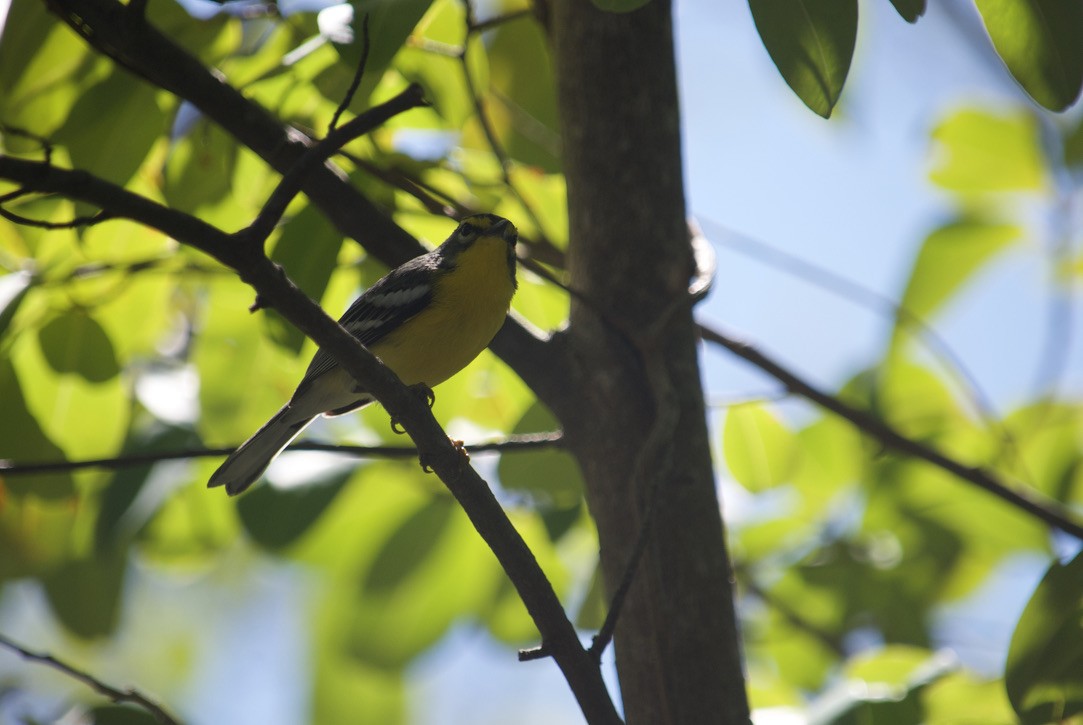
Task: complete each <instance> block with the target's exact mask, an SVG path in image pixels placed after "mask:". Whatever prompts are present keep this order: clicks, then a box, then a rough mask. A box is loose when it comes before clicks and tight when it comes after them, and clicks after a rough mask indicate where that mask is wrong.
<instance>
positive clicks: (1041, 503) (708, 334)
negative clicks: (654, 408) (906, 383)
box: [699, 323, 1083, 541]
mask: <svg viewBox="0 0 1083 725" xmlns="http://www.w3.org/2000/svg"><path fill="white" fill-rule="evenodd" d="M699 329H700V334H702V336H703V339H704V340H707V341H709V342H713V343H715V344H717V345H721V346H722V347H724V348H726V349H727V350H729V351H730V352H732V353H733V354H735V355H737V356H738V357H740V358H741V359H743V360H746V361H747V362H750V363H752V364H753V365H755V366H756V367H758V368H759V369H760V370H763V371H764V372H765V373H767V374H768V375H770V376H771V377H773V378H775V379H776V380H778V381H779V382H780V383H782V384H783V385H784V386H785V387H786V389H787V390H789V391H791V392H793V393H795V394H797V395H800V396H802V397H803V398H807V399H808V400H810V401H812V402H813V403H815V404H817V405H819V406H820V407H821V408H824V409H826V410H829V411H831V412H832V413H835V414H836V415H838V416H840V417H842V418H845V419H846V420H848V421H850V422H851V423H853V424H854V425H855V426H856V427H857V428H858V429H859V430H861V432H863V433H864V434H865V435H867V436H869V437H871V438H874V439H876V440H877V441H879V442H880V443H881V444H883V445H884V446H885V447H886V448H891V449H893V450H895V451H898V452H900V453H903V454H905V455H908V456H912V457H914V458H920V459H921V460H923V461H926V462H928V463H931V464H932V465H934V466H936V467H938V468H941V469H943V470H945V471H947V472H948V473H951V474H952V475H954V476H956V477H958V478H960V479H962V480H964V481H967V482H969V483H971V484H974V485H975V486H977V487H978V488H981V489H982V490H984V491H986V492H988V493H991V494H992V495H994V496H996V497H998V498H1000V499H1002V500H1004V501H1007V502H1008V503H1009V504H1011V505H1012V506H1014V507H1016V508H1018V509H1020V510H1022V511H1025V512H1026V513H1028V514H1030V515H1031V516H1033V517H1035V518H1037V519H1039V520H1041V521H1044V522H1045V523H1046V524H1048V525H1049V526H1052V527H1053V528H1055V529H1059V530H1061V531H1063V532H1064V533H1066V534H1070V535H1071V536H1074V537H1075V538H1077V539H1079V540H1081V541H1083V523H1079V522H1077V521H1075V520H1074V519H1073V518H1072V515H1071V513H1070V512H1069V511H1068V510H1067V509H1065V508H1064V507H1062V506H1060V505H1059V504H1057V503H1056V502H1054V501H1048V500H1042V499H1041V498H1039V496H1037V495H1035V493H1033V492H1031V491H1028V490H1026V489H1021V488H1012V487H1009V486H1008V485H1007V484H1006V483H1004V482H1003V481H1001V480H1000V479H999V478H998V477H997V476H996V474H994V473H993V472H991V471H988V470H986V469H984V468H981V467H978V466H968V465H965V464H963V463H960V462H959V461H957V460H955V459H954V458H951V457H949V456H947V455H945V454H943V453H941V452H940V451H937V450H936V449H934V448H932V447H930V446H927V445H925V444H924V443H921V442H920V441H916V440H914V439H913V438H908V437H906V436H905V435H903V434H902V433H900V432H898V431H897V430H895V429H894V428H893V427H891V426H890V425H888V424H887V423H885V422H884V421H882V420H880V419H879V418H876V417H874V416H873V415H871V414H870V413H868V412H866V411H864V410H861V409H859V408H855V407H854V406H852V405H848V404H847V403H844V402H842V401H841V400H839V399H838V398H836V397H835V396H833V395H830V394H829V393H826V392H824V391H823V390H820V389H819V388H817V387H816V386H814V385H813V384H812V383H810V382H808V381H806V380H804V379H803V378H801V377H800V376H798V375H797V374H796V373H794V372H792V371H790V370H788V369H787V368H785V367H784V366H782V365H781V364H780V363H778V362H776V361H775V360H773V359H771V358H770V357H768V356H767V355H765V354H763V353H762V352H760V351H759V350H757V349H756V348H755V347H753V346H752V345H750V344H749V343H747V342H743V341H741V340H738V339H737V338H735V337H731V336H729V335H726V334H724V333H722V332H719V331H718V330H716V329H713V328H711V327H709V326H707V325H705V324H703V323H700V325H699Z"/></svg>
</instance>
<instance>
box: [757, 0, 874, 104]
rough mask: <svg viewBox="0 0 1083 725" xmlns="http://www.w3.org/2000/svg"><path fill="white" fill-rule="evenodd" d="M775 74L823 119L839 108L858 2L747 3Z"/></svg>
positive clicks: (764, 0) (771, 0) (761, 0)
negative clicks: (776, 72)
mask: <svg viewBox="0 0 1083 725" xmlns="http://www.w3.org/2000/svg"><path fill="white" fill-rule="evenodd" d="M748 5H749V7H750V8H751V9H752V19H753V20H755V22H756V30H757V31H759V34H760V39H761V40H763V45H764V47H765V48H767V52H768V53H769V54H770V55H771V60H773V61H774V63H775V66H776V67H777V68H778V71H779V73H781V74H782V77H783V78H784V79H785V80H786V83H787V85H789V86H790V88H791V89H793V92H794V93H796V94H797V96H798V98H800V99H801V100H802V101H803V102H804V104H805V105H806V106H808V107H809V108H810V109H811V110H813V111H815V112H816V113H818V114H819V115H821V116H823V117H824V118H828V117H829V116H830V115H831V111H832V109H834V108H835V104H836V103H838V100H839V95H840V94H841V93H842V86H843V84H844V83H845V82H846V74H847V73H848V72H849V71H850V60H851V58H852V57H853V54H854V44H855V42H856V40H857V0H793V1H792V2H778V0H749V3H748Z"/></svg>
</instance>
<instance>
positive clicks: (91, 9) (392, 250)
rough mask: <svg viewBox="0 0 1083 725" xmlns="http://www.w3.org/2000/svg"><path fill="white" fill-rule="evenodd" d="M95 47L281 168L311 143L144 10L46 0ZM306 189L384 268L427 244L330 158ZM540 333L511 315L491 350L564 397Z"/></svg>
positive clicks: (102, 1) (543, 389)
mask: <svg viewBox="0 0 1083 725" xmlns="http://www.w3.org/2000/svg"><path fill="white" fill-rule="evenodd" d="M44 1H45V3H46V5H47V6H48V8H49V9H50V10H51V11H52V12H54V13H56V14H57V15H58V16H59V17H60V18H61V19H62V20H64V21H65V22H66V23H67V24H68V25H70V26H71V27H72V29H73V30H74V31H75V32H76V33H77V34H79V35H80V36H81V37H83V38H84V39H85V40H86V41H87V43H89V44H90V45H91V46H93V47H94V48H95V49H96V50H98V51H99V52H101V53H102V54H104V55H106V56H107V57H109V58H112V59H113V60H114V61H116V62H117V63H119V64H120V65H122V66H123V67H125V68H127V69H128V70H130V71H131V72H133V73H135V74H136V75H137V76H139V77H141V78H144V79H146V80H147V81H148V82H150V83H151V84H153V85H155V86H157V87H159V88H164V89H166V90H168V91H169V92H171V93H173V94H174V95H176V96H177V97H178V98H181V99H183V100H186V101H188V102H189V103H191V104H192V105H194V106H195V107H196V108H198V109H199V110H200V111H201V112H202V113H203V114H205V115H206V116H207V117H208V118H210V119H212V120H213V121H215V122H216V123H217V124H218V125H219V126H221V127H222V128H223V129H224V130H225V131H226V132H227V133H229V134H230V135H231V136H233V137H234V138H236V139H237V141H238V142H239V143H241V144H243V145H244V146H247V147H248V148H249V149H251V150H252V151H253V152H254V153H255V154H257V155H258V156H260V157H261V158H262V159H263V160H264V161H266V162H267V164H268V165H269V166H271V167H272V168H273V169H275V170H276V171H278V172H279V173H282V174H285V173H288V172H289V171H290V169H292V168H293V166H294V165H295V164H296V163H297V161H298V159H299V158H300V157H301V156H302V155H303V154H304V153H305V151H306V149H307V147H308V146H309V145H311V141H310V140H309V139H307V138H306V137H304V136H303V134H301V133H300V132H299V131H297V130H296V129H291V128H288V127H286V126H285V125H284V124H283V123H282V122H281V121H279V120H278V119H277V118H275V117H274V116H273V115H272V114H271V113H270V112H268V111H267V109H265V108H263V107H262V106H260V105H259V104H257V103H255V102H254V101H252V100H250V99H248V98H245V97H244V96H243V95H241V93H240V92H238V91H237V90H236V89H235V88H233V87H232V86H230V85H229V84H228V83H225V82H223V80H222V78H221V75H220V74H217V75H216V74H214V73H211V72H210V71H209V70H208V69H207V68H206V67H205V66H204V65H203V64H202V63H201V62H200V61H199V60H198V59H197V58H195V57H194V56H192V55H191V54H190V53H188V52H187V51H185V50H184V49H182V48H181V47H180V46H178V45H177V44H176V43H174V42H173V40H172V39H171V38H169V37H167V36H166V35H164V34H163V33H162V32H161V31H159V30H158V29H157V28H155V27H154V26H153V25H151V24H150V23H148V22H146V20H145V18H143V17H142V16H141V15H139V14H137V13H135V12H132V11H130V10H129V8H128V7H127V6H125V5H123V4H121V3H119V2H117V1H116V0H44ZM302 190H303V191H304V193H305V195H306V196H307V197H308V198H309V199H310V200H311V201H312V203H313V204H315V205H316V206H317V207H319V208H320V209H321V210H322V211H323V213H324V215H325V216H326V217H327V219H328V220H329V221H330V222H331V223H332V224H333V225H334V226H335V227H336V228H337V229H338V230H339V231H340V232H341V233H342V234H343V235H345V236H348V237H351V238H353V239H356V240H358V241H360V242H361V243H362V244H363V245H364V247H365V249H366V250H368V251H369V252H370V253H371V254H373V255H374V256H375V257H376V258H377V259H379V260H380V261H381V262H383V263H384V264H386V265H387V266H389V267H395V266H398V265H399V264H402V263H403V262H405V261H406V260H408V259H410V258H412V257H416V256H417V255H418V254H421V253H423V252H424V251H425V249H424V248H423V247H422V246H421V244H420V243H418V241H417V240H416V239H414V238H413V237H412V236H410V234H408V233H407V232H406V231H405V230H403V229H402V228H401V227H399V226H398V225H397V224H395V223H394V222H393V221H392V220H391V219H389V218H388V217H387V216H386V215H384V214H383V213H381V212H380V211H379V210H378V209H377V208H376V207H375V206H374V205H373V204H372V202H370V201H369V200H368V199H367V198H366V197H364V196H363V195H361V194H360V193H359V192H358V191H357V190H356V189H354V188H353V187H352V186H350V184H349V183H348V182H347V180H346V179H345V177H344V174H342V173H341V171H339V170H338V169H336V168H334V167H333V166H331V165H330V164H324V165H321V166H319V167H318V168H316V169H315V170H314V171H313V172H312V173H311V174H310V175H309V176H308V177H307V179H306V181H305V182H304V184H303V186H302ZM547 343H548V341H547V340H546V339H544V336H542V335H539V334H537V332H535V331H532V330H528V329H527V328H525V327H524V326H523V325H522V323H521V321H519V320H518V319H517V318H514V317H512V318H511V319H509V321H507V322H505V324H504V328H503V329H502V330H501V332H500V333H499V334H498V335H497V337H496V339H495V340H493V343H492V345H491V348H492V350H493V352H495V353H496V354H497V355H498V356H499V357H501V358H502V359H503V360H504V361H505V362H507V363H508V364H509V365H510V366H511V367H512V368H514V370H515V372H516V373H517V374H518V375H519V376H520V377H521V378H523V380H524V382H526V384H527V385H529V386H530V387H531V389H532V390H534V391H535V392H536V393H537V394H538V396H539V397H541V398H542V399H543V400H545V401H546V402H547V403H551V401H552V400H553V398H554V397H555V396H556V397H559V396H566V395H567V391H566V389H565V386H564V385H563V382H562V380H561V379H560V378H561V376H559V375H555V374H554V371H559V370H563V369H566V367H567V361H566V359H564V358H563V357H562V356H561V355H560V352H561V351H562V349H563V348H561V347H558V346H554V345H550V344H547Z"/></svg>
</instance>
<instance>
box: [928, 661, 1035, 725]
mask: <svg viewBox="0 0 1083 725" xmlns="http://www.w3.org/2000/svg"><path fill="white" fill-rule="evenodd" d="M922 703H923V704H924V705H925V718H924V722H926V723H929V724H930V725H950V724H952V723H955V724H957V725H960V724H962V723H975V725H976V724H977V723H982V724H983V725H1012V723H1014V722H1016V719H1015V713H1013V712H1012V708H1011V705H1010V704H1009V703H1008V696H1007V695H1006V694H1005V693H1004V683H1003V682H1001V681H1000V680H986V681H981V680H978V679H976V678H975V677H974V676H973V675H970V674H967V673H966V672H955V673H952V674H950V675H948V676H946V677H944V678H943V679H941V680H939V681H937V682H934V683H933V684H931V685H930V686H929V687H928V688H927V689H926V690H925V692H924V693H922Z"/></svg>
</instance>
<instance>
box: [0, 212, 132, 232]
mask: <svg viewBox="0 0 1083 725" xmlns="http://www.w3.org/2000/svg"><path fill="white" fill-rule="evenodd" d="M0 217H3V218H5V219H7V220H8V221H9V222H13V223H15V224H21V225H22V226H26V227H35V228H37V229H49V230H53V229H79V228H81V227H92V226H94V225H95V224H101V223H102V222H105V221H109V220H110V219H112V217H111V216H110V215H109V214H107V213H106V212H104V211H100V212H98V213H97V214H93V215H91V216H77V217H74V218H72V219H69V220H68V221H66V222H47V221H42V220H41V219H31V218H30V217H25V216H23V215H21V214H16V213H15V212H13V211H10V210H8V209H5V208H3V207H0Z"/></svg>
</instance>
